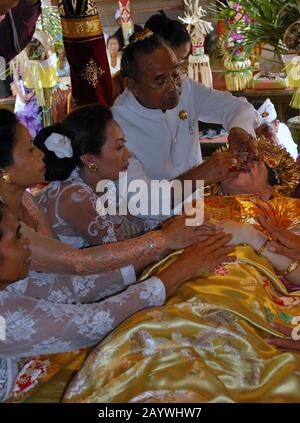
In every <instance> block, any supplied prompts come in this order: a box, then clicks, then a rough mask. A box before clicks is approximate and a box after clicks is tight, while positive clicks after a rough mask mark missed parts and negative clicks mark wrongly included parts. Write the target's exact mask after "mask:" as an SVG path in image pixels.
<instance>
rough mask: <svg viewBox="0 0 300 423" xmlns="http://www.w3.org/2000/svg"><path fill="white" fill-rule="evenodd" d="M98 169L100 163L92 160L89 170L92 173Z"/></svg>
mask: <svg viewBox="0 0 300 423" xmlns="http://www.w3.org/2000/svg"><path fill="white" fill-rule="evenodd" d="M97 170H98V165H97V164H96V163H95V162H92V163H91V164H90V165H89V171H90V172H91V173H96V172H97Z"/></svg>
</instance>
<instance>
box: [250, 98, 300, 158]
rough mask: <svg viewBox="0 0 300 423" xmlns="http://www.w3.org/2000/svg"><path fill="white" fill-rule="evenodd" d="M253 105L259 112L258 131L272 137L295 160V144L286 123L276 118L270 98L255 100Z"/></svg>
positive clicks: (296, 149) (296, 155)
mask: <svg viewBox="0 0 300 423" xmlns="http://www.w3.org/2000/svg"><path fill="white" fill-rule="evenodd" d="M254 107H255V108H256V109H257V111H258V113H259V124H260V126H259V130H258V132H259V133H261V134H262V135H265V136H266V137H269V138H271V139H274V141H275V142H277V143H278V144H280V145H282V146H283V147H284V148H285V149H286V150H287V151H288V152H289V153H290V155H291V156H292V157H293V158H294V159H295V160H296V159H297V157H298V147H297V144H296V143H295V142H294V140H293V137H292V134H291V131H290V130H289V128H288V127H287V125H285V124H284V123H282V122H280V120H279V119H277V112H276V109H275V107H274V104H273V103H272V102H271V100H270V99H269V98H267V100H266V101H256V102H255V103H254Z"/></svg>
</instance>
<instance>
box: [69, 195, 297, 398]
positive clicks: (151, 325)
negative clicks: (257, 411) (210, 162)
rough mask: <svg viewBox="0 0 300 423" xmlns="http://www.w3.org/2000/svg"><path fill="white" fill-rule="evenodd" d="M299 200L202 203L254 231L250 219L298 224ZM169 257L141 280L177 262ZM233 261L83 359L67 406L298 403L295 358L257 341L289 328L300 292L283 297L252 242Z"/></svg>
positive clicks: (137, 319)
mask: <svg viewBox="0 0 300 423" xmlns="http://www.w3.org/2000/svg"><path fill="white" fill-rule="evenodd" d="M299 205H300V202H299V200H292V199H286V198H285V199H283V198H281V199H280V198H279V199H274V200H270V201H261V200H254V199H253V198H252V197H251V196H247V197H235V198H234V197H221V198H220V197H219V198H210V199H208V200H207V201H206V207H205V212H206V215H209V216H210V218H212V219H213V220H220V219H233V220H240V221H244V222H248V223H252V224H255V225H256V226H258V222H257V219H256V218H257V215H262V216H268V217H269V218H270V219H271V220H272V221H273V222H277V223H279V224H280V225H282V226H285V227H289V228H292V227H297V226H299V216H300V214H299ZM177 254H180V253H175V254H173V255H172V256H171V257H169V258H168V259H166V260H164V261H163V262H161V263H159V264H158V265H156V266H153V267H152V268H151V269H149V270H148V271H146V272H145V273H144V275H143V277H144V278H146V277H149V276H150V275H152V274H159V272H160V271H161V270H162V269H163V268H165V267H166V266H168V265H169V264H170V262H172V261H173V260H176V255H177ZM235 254H236V255H237V259H238V261H237V263H234V264H229V265H225V266H219V267H218V268H217V269H216V271H215V273H214V274H213V275H211V276H209V277H205V278H198V279H196V280H192V281H189V282H188V283H186V284H184V285H183V286H182V287H181V288H180V289H179V290H177V292H176V295H174V296H173V297H172V298H171V299H170V300H169V301H168V302H167V305H166V306H164V307H157V308H154V309H148V310H145V311H142V312H140V313H138V314H136V315H134V316H132V317H131V318H129V319H128V320H127V321H125V322H124V323H123V324H122V325H120V326H119V327H118V328H117V329H116V330H114V332H113V333H112V334H111V335H110V336H108V337H107V338H106V339H105V340H104V341H103V342H101V343H100V344H99V345H98V346H97V347H96V348H95V349H94V350H93V352H92V353H91V354H90V356H89V358H88V359H87V360H86V362H85V364H84V365H83V367H82V368H81V370H80V371H79V372H78V373H77V375H76V377H75V378H74V379H73V381H72V383H71V384H70V385H69V387H68V390H67V392H66V395H65V397H64V401H65V402H128V401H132V402H201V401H209V402H266V401H271V402H290V401H294V402H300V355H299V354H296V353H293V352H283V351H279V350H278V349H276V348H275V347H273V346H270V345H269V344H268V343H267V342H266V341H265V340H264V338H265V337H266V336H269V335H270V334H272V335H275V336H280V337H282V336H283V335H281V334H279V333H277V332H276V331H274V330H273V329H272V328H271V327H270V325H269V323H270V322H271V321H275V322H278V323H281V324H284V325H286V326H291V327H293V326H292V325H291V320H292V319H293V317H296V316H300V289H299V291H294V292H292V293H290V294H289V293H288V292H287V289H286V288H285V286H284V285H283V284H282V282H281V281H280V280H279V279H278V278H277V276H276V274H275V271H274V269H273V268H272V266H271V265H270V264H269V262H268V261H267V260H266V259H264V258H263V257H260V256H257V255H256V253H255V252H254V250H253V249H252V248H251V247H249V246H240V247H238V248H237V249H236V252H235Z"/></svg>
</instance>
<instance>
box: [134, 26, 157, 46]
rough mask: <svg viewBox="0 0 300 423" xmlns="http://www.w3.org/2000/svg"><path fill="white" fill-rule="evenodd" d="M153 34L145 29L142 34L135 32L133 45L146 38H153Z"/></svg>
mask: <svg viewBox="0 0 300 423" xmlns="http://www.w3.org/2000/svg"><path fill="white" fill-rule="evenodd" d="M153 35H154V33H153V32H152V31H150V29H145V30H144V31H143V32H137V33H136V34H135V36H134V40H133V43H136V42H137V41H144V40H145V39H146V38H151V37H153Z"/></svg>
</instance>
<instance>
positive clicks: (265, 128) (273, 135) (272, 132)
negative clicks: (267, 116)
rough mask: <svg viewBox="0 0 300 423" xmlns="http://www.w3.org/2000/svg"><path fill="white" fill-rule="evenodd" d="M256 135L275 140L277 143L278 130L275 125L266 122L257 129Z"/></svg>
mask: <svg viewBox="0 0 300 423" xmlns="http://www.w3.org/2000/svg"><path fill="white" fill-rule="evenodd" d="M255 132H256V135H257V136H258V137H262V136H263V137H265V138H268V139H269V140H271V141H273V142H274V143H276V144H277V142H278V140H277V131H276V128H275V127H274V126H273V125H270V124H268V123H264V124H263V125H261V126H259V127H258V128H256V129H255Z"/></svg>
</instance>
